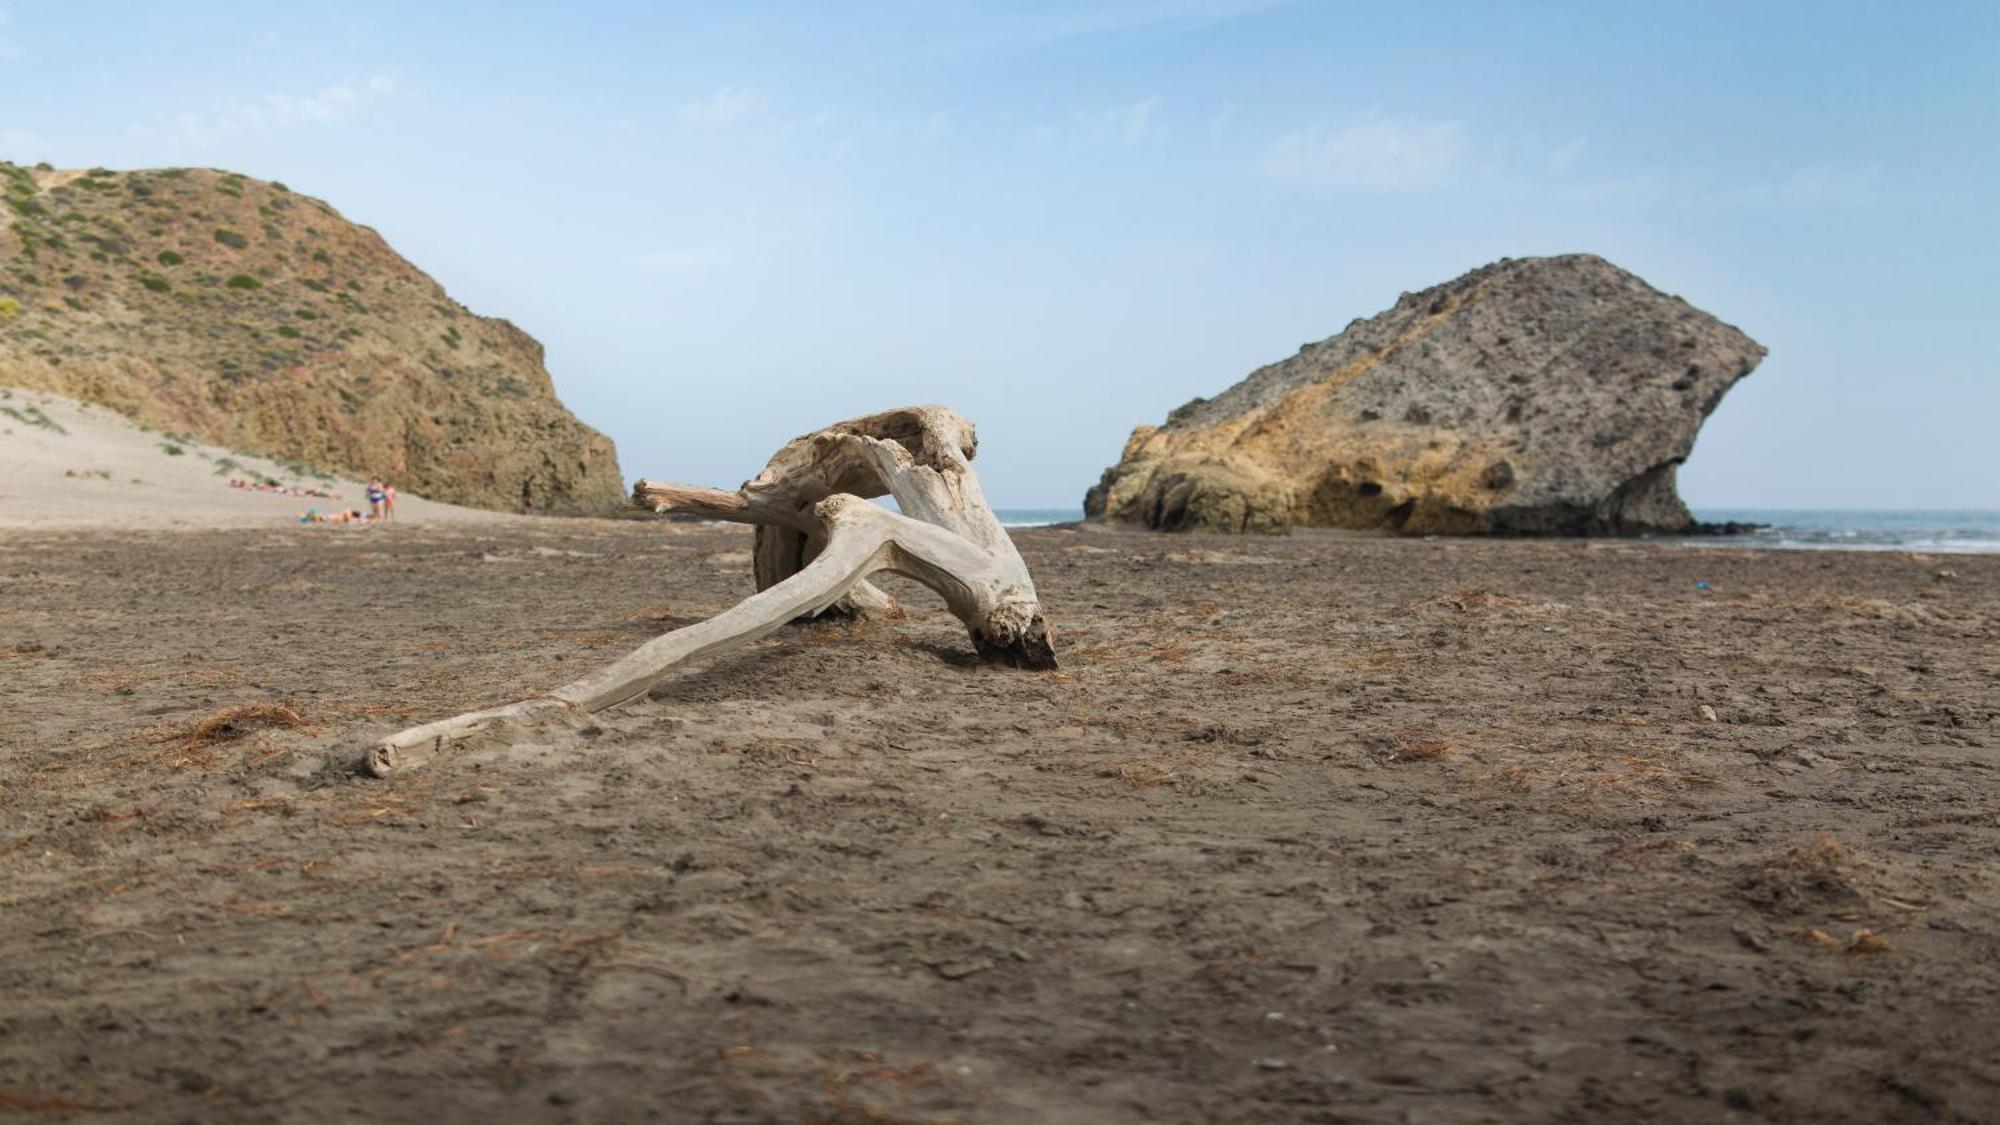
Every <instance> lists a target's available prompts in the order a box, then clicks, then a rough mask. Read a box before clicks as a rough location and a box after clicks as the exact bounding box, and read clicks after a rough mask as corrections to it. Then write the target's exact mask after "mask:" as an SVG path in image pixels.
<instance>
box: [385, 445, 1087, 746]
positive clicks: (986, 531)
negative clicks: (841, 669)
mask: <svg viewBox="0 0 2000 1125" xmlns="http://www.w3.org/2000/svg"><path fill="white" fill-rule="evenodd" d="M975 445H976V443H975V439H974V436H973V430H972V424H971V423H969V422H967V421H966V420H965V419H963V418H960V417H959V416H958V415H957V414H954V413H953V412H951V411H950V410H947V409H945V408H944V407H941V406H918V407H909V408H906V409H903V410H892V411H887V412H884V413H882V414H874V415H870V416H868V417H866V418H857V419H854V420H852V421H848V422H842V423H840V424H838V425H835V426H829V427H827V428H826V429H824V430H819V431H817V432H815V433H811V434H807V435H806V436H804V437H801V438H797V439H794V440H793V441H791V442H789V443H787V444H786V446H785V447H784V448H783V449H781V450H779V451H778V453H777V455H776V456H774V457H772V458H771V463H770V465H768V466H767V467H766V468H765V470H764V471H763V472H762V473H761V474H759V475H758V476H757V477H756V478H755V479H754V480H751V481H750V482H748V483H747V484H745V485H744V486H743V487H742V488H740V489H738V490H737V491H735V492H724V491H721V490H719V489H713V488H698V487H693V486H689V485H677V484H660V483H656V482H653V481H644V480H642V481H640V482H639V483H638V485H637V487H636V488H635V489H634V490H633V501H634V503H637V504H640V505H642V506H644V507H649V508H652V509H654V510H655V511H660V512H667V511H680V512H692V513H695V514H699V515H705V516H709V517H711V518H716V519H725V520H734V521H737V522H742V523H753V524H756V525H757V532H758V536H757V544H756V550H755V552H754V555H753V557H754V559H755V562H756V577H757V586H758V592H757V593H756V594H754V595H752V596H751V597H749V598H746V599H744V600H743V601H741V602H738V603H737V604H736V605H735V606H732V607H731V608H729V609H727V610H725V611H723V612H722V613H719V614H717V615H716V616H714V617H711V618H709V619H708V620H706V621H702V622H700V623H698V624H694V625H689V626H687V627H685V628H682V629H676V630H674V631H673V632H671V633H667V634H664V635H662V636H660V637H657V638H655V639H654V640H652V641H649V642H647V643H646V644H644V645H642V646H640V647H639V648H638V649H636V650H634V651H633V652H632V653H631V654H629V655H627V656H626V657H625V658H624V659H622V660H619V661H617V662H616V663H614V664H611V665H610V666H608V667H605V668H602V669H599V670H598V671H596V672H592V673H591V674H589V675H587V676H584V677H583V678H582V679H579V680H576V681H574V682H572V683H569V684H565V685H563V686H562V687H559V688H557V689H555V690H554V691H552V692H550V693H548V694H547V695H543V696H537V697H534V698H531V699H524V700H521V701H519V702H515V703H509V704H507V705H505V706H502V707H495V708H491V709H489V710H485V711H472V712H468V713H466V714H463V715H457V716H454V717H452V718H449V719H440V720H438V721H437V722H433V723H426V724H424V725H423V726H419V727H412V728H410V729H409V730H406V731H402V732H400V733H398V734H394V735H390V736H389V737H387V738H385V739H383V740H382V741H380V742H378V743H376V744H375V745H374V746H372V747H370V748H369V750H368V754H367V758H366V760H365V762H364V768H365V769H366V770H367V771H368V772H369V773H372V774H374V775H375V776H377V777H386V776H388V775H389V774H391V773H395V772H398V771H401V770H407V769H412V768H414V767H416V766H419V765H421V764H423V763H424V762H425V761H428V760H429V759H430V758H431V757H433V756H435V755H436V754H437V753H438V751H440V750H441V749H443V748H444V747H445V746H446V745H449V744H450V743H451V742H453V741H456V740H458V739H462V738H465V737H466V736H468V735H471V734H473V733H475V732H477V731H480V730H484V729H487V728H490V727H493V726H495V725H498V724H501V723H506V722H511V721H518V720H524V719H531V718H535V717H538V716H546V715H552V714H557V713H563V712H573V713H584V714H588V713H591V712H595V711H601V710H604V709H605V708H607V707H615V706H618V705H619V704H621V703H627V702H630V701H631V700H634V699H637V698H639V697H640V696H642V695H644V694H646V693H647V692H648V691H650V690H652V689H653V688H654V687H656V686H658V685H659V684H660V683H661V682H662V681H664V680H666V679H667V678H669V677H670V676H672V675H674V674H675V673H677V672H679V671H680V670H681V668H682V666H683V665H685V664H687V663H689V662H691V661H695V660H699V659H702V658H704V657H711V656H715V655H718V654H720V653H722V652H725V651H727V650H729V649H732V648H735V647H738V646H740V645H744V644H747V643H749V642H751V641H754V640H756V639H757V638H759V637H762V636H765V635H766V634H769V633H771V632H772V631H774V630H776V629H778V628H780V627H782V626H783V625H785V624H786V623H787V622H789V621H792V620H794V619H797V618H800V617H811V616H815V615H817V614H819V613H821V612H824V611H826V610H828V609H830V608H834V607H836V606H838V607H840V608H842V609H843V610H845V611H847V612H851V613H865V612H868V611H870V610H871V609H876V608H881V607H883V606H886V605H888V604H891V603H890V600H889V598H888V597H887V596H886V595H884V594H883V593H882V592H881V591H880V590H877V589H876V588H875V587H874V586H873V585H872V584H870V583H869V582H868V577H869V576H870V575H872V574H875V573H878V572H880V571H892V572H895V573H897V574H902V575H906V576H908V577H910V578H913V579H915V580H916V581H918V582H920V583H922V584H923V585H925V586H928V587H930V588H931V589H932V590H935V591H937V592H938V594H940V595H941V596H943V598H944V601H945V605H947V606H948V607H950V609H951V612H952V613H953V614H954V615H956V616H957V617H958V619H959V620H960V621H962V622H964V623H965V626H966V628H967V630H968V631H969V632H970V634H971V637H972V643H973V647H974V649H975V650H977V651H978V653H979V655H980V656H981V657H982V658H983V659H986V660H988V661H992V662H995V663H1000V664H1007V665H1011V666H1013V667H1017V668H1053V667H1055V664H1056V659H1055V648H1054V645H1053V642H1052V639H1051V637H1050V633H1049V628H1048V624H1047V622H1046V621H1045V620H1044V619H1043V617H1042V612H1041V602H1040V600H1039V599H1038V598H1037V597H1036V594H1035V587H1034V583H1033V582H1032V581H1031V580H1030V579H1029V577H1028V568H1027V564H1026V563H1024V562H1023V561H1022V560H1021V556H1020V553H1019V552H1018V551H1016V550H1015V549H1014V544H1013V540H1011V539H1009V538H1008V537H1007V533H1006V531H1005V530H1004V529H1003V528H1002V527H1001V526H1000V521H999V520H998V519H997V518H996V517H995V516H994V515H993V512H992V509H991V508H989V507H987V504H986V498H985V496H984V494H983V493H982V492H981V491H980V488H979V478H978V477H977V476H976V475H974V473H973V472H972V468H971V466H970V464H969V463H968V462H969V461H970V460H971V457H972V455H973V452H974V449H975ZM882 495H889V496H893V497H895V499H896V502H897V505H898V506H899V507H900V508H901V509H902V512H901V513H900V514H899V513H897V512H891V511H889V510H888V509H886V508H883V507H880V506H878V505H876V504H872V503H869V498H872V497H876V496H882Z"/></svg>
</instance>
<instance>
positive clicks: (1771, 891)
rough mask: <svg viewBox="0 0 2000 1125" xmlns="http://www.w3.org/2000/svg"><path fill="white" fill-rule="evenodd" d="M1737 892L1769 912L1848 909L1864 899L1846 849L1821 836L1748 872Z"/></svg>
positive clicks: (1832, 839)
mask: <svg viewBox="0 0 2000 1125" xmlns="http://www.w3.org/2000/svg"><path fill="white" fill-rule="evenodd" d="M1739 889H1741V890H1742V891H1743V893H1744V894H1745V895H1746V896H1747V897H1748V898H1749V899H1750V900H1751V901H1752V902H1754V903H1756V904H1757V905H1759V906H1761V907H1764V908H1765V909H1768V910H1784V911H1798V910H1803V909H1805V908H1806V907H1807V906H1824V905H1830V904H1849V905H1851V904H1858V903H1860V902H1862V901H1864V899H1865V897H1866V896H1864V895H1863V893H1862V889H1861V882H1860V879H1859V877H1858V876H1857V875H1856V873H1855V871H1854V869H1853V865H1852V862H1851V858H1850V857H1849V855H1848V852H1847V849H1846V848H1845V847H1843V846H1842V845H1841V843H1840V841H1839V840H1836V839H1834V837H1833V835H1832V834H1831V833H1824V832H1823V833H1821V834H1820V836H1819V838H1818V839H1816V840H1814V841H1813V842H1812V843H1811V844H1808V845H1806V846H1804V847H1797V848H1791V849H1789V850H1787V851H1786V852H1785V854H1784V855H1783V856H1782V857H1781V858H1779V859H1778V860H1777V861H1776V862H1773V863H1767V864H1762V865H1758V866H1756V867H1753V868H1752V869H1751V870H1749V871H1747V872H1746V873H1745V874H1744V876H1743V878H1742V880H1741V882H1740V883H1739Z"/></svg>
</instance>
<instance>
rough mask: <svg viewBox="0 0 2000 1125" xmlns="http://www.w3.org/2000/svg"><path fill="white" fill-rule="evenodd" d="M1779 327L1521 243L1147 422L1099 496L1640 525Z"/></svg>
mask: <svg viewBox="0 0 2000 1125" xmlns="http://www.w3.org/2000/svg"><path fill="white" fill-rule="evenodd" d="M1763 356H1764V348H1763V347H1762V346H1761V345H1759V344H1758V343H1757V342H1756V341H1754V340H1752V339H1750V337H1748V336H1746V335H1744V334H1743V333H1742V332H1740V331H1738V330H1737V329H1736V328H1734V327H1731V326H1730V325H1727V324H1724V323H1722V322H1721V321H1719V320H1717V319H1716V318H1714V317H1712V316H1709V315H1708V314H1706V313H1704V312H1702V311H1701V310H1699V309H1697V308H1695V307H1694V306H1692V305H1690V304H1688V303H1687V302H1686V301H1683V300H1681V299H1680V298H1679V297H1675V296H1669V295H1667V294H1664V293H1661V292H1659V291H1658V290H1655V289H1654V288H1652V287H1651V286H1649V285H1647V284H1646V283H1645V282H1644V281H1642V280H1640V279H1639V278H1638V277H1635V276H1634V275H1632V274H1630V273H1627V272H1626V271H1624V270H1621V269H1619V268H1618V267H1617V266H1614V265H1612V264H1611V263H1610V262H1607V261H1605V260H1604V259H1602V258H1599V257H1596V256H1594V255H1588V254H1570V255H1563V256H1560V257H1548V258H1521V259H1503V260H1502V261H1499V262H1496V263H1493V264H1492V265H1488V266H1484V267H1482V268H1480V269H1476V270H1473V271H1472V272H1470V273H1467V274H1465V275H1464V276H1462V277H1459V278H1457V279H1456V280H1453V281H1449V282H1446V283H1444V284H1442V285H1438V286H1434V287H1432V288H1429V289H1426V290H1424V291H1422V292H1420V293H1405V294H1403V295H1402V297H1401V299H1399V300H1398V301H1397V302H1396V304H1395V306H1394V307H1393V308H1391V309H1389V310H1388V311H1386V312H1383V313H1381V314H1380V315H1378V316H1375V317H1372V318H1370V319H1367V320H1357V321H1355V322H1353V323H1352V324H1350V325H1349V326H1348V327H1347V329H1346V330H1345V331H1343V332H1341V333H1340V334H1339V335H1337V336H1334V337H1331V338H1330V339H1327V340H1323V341H1320V342H1319V343H1315V344H1308V345H1306V346H1305V347H1303V348H1301V349H1300V350H1299V352H1298V354H1297V355H1294V356H1292V357H1290V358H1288V359H1285V360H1283V361H1281V362H1278V363H1274V364H1271V365H1269V366H1267V367H1263V368H1260V369H1258V370H1257V371H1254V372H1252V373H1251V374H1250V375H1249V376H1248V377H1247V378H1245V379H1244V380H1243V381H1242V382H1239V383H1237V384H1236V385H1235V386H1232V387H1230V388H1229V389H1228V390H1226V391H1224V392H1222V393H1221V394H1219V395H1217V396H1216V397H1214V398H1212V399H1196V400H1195V401H1193V402H1190V403H1188V404H1186V405H1184V406H1182V407H1180V408H1179V409H1177V410H1175V411H1174V412H1173V413H1172V414H1170V415H1169V416H1168V417H1167V419H1166V421H1165V422H1164V423H1163V424H1162V425H1159V426H1140V427H1139V428H1138V429H1136V430H1134V431H1133V432H1132V435H1131V437H1130V439H1128V440H1127V442H1126V443H1125V449H1124V452H1123V453H1122V455H1121V456H1120V457H1119V460H1118V463H1117V464H1115V465H1113V466H1112V467H1111V468H1109V469H1107V470H1105V472H1104V475H1103V478H1102V479H1101V480H1100V481H1099V482H1098V484H1097V485H1096V486H1095V487H1093V488H1092V489H1091V490H1090V492H1089V494H1088V495H1087V496H1086V497H1085V499H1084V511H1085V514H1086V515H1087V516H1088V517H1089V518H1092V519H1097V520H1106V521H1113V522H1126V523H1137V524H1143V525H1145V526H1147V527H1151V528H1155V529H1158V530H1165V531H1180V530H1190V531H1222V532H1275V531H1282V530H1283V529H1285V528H1287V527H1291V526H1314V527H1335V528H1354V529H1378V530H1390V531H1401V532H1409V533H1438V534H1479V533H1495V534H1570V535H1574V534H1625V533H1634V532H1646V531H1680V530H1685V529H1687V528H1689V527H1691V526H1692V525H1693V523H1694V520H1693V518H1692V516H1691V515H1690V514H1689V512H1688V510H1687V506H1686V505H1685V504H1683V503H1682V502H1681V499H1680V496H1679V494H1678V492H1677V491H1676V489H1675V485H1674V475H1675V471H1676V469H1677V468H1678V467H1679V465H1680V464H1681V462H1682V461H1684V460H1685V459H1686V458H1687V455H1688V452H1689V450H1690V449H1692V448H1693V445H1694V439H1695V434H1696V432H1697V431H1698V430H1699V429H1700V427H1701V423H1702V421H1703V420H1704V419H1706V418H1707V417H1708V415H1709V413H1710V412H1711V411H1713V410H1714V409H1715V407H1716V404H1717V403H1719V402H1720V401H1721V399H1722V396H1723V394H1724V393H1725V392H1727V391H1728V390H1729V388H1730V387H1731V386H1733V385H1735V383H1736V381H1737V380H1739V379H1741V378H1743V377H1744V376H1745V375H1748V374H1749V373H1750V371H1751V370H1752V369H1753V368H1755V367H1756V366H1757V363H1758V361H1760V360H1761V359H1762V358H1763Z"/></svg>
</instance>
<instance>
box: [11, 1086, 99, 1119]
mask: <svg viewBox="0 0 2000 1125" xmlns="http://www.w3.org/2000/svg"><path fill="white" fill-rule="evenodd" d="M124 1108H126V1107H124V1106H122V1105H102V1104H99V1103H96V1102H80V1101H77V1100H76V1099H75V1098H63V1097H48V1098H44V1097H37V1096H35V1095H34V1094H22V1093H16V1092H15V1091H12V1090H0V1111H5V1112H7V1113H61V1114H70V1113H111V1112H114V1111H116V1110H121V1109H124Z"/></svg>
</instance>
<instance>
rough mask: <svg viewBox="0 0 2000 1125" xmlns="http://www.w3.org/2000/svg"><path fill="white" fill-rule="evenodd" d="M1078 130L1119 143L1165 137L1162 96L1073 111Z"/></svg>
mask: <svg viewBox="0 0 2000 1125" xmlns="http://www.w3.org/2000/svg"><path fill="white" fill-rule="evenodd" d="M1074 121H1075V124H1076V128H1077V131H1078V132H1079V133H1080V134H1082V135H1084V136H1086V137H1099V138H1106V139H1109V140H1113V141H1116V142H1118V143H1119V144H1127V145H1136V144H1138V143H1139V142H1140V141H1144V140H1148V139H1150V138H1153V137H1160V136H1164V135H1165V134H1166V132H1167V126H1166V122H1165V121H1163V120H1161V118H1160V99H1158V98H1143V99H1141V100H1139V101H1136V102H1132V103H1130V104H1128V105H1121V106H1113V107H1111V108H1110V109H1099V110H1078V111H1077V112H1076V113H1075V114H1074Z"/></svg>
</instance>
